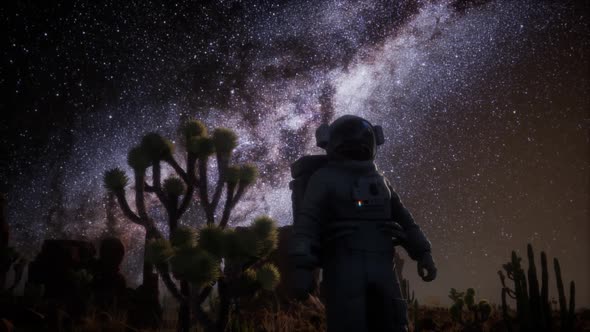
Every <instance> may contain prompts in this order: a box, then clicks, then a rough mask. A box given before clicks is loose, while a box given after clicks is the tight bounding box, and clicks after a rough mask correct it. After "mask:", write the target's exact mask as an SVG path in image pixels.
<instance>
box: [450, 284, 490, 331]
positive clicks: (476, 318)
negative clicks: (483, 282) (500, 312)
mask: <svg viewBox="0 0 590 332" xmlns="http://www.w3.org/2000/svg"><path fill="white" fill-rule="evenodd" d="M449 298H450V299H451V300H452V301H453V305H451V308H450V311H451V318H452V319H453V321H454V322H456V323H458V324H460V325H461V326H462V327H463V328H464V329H466V330H467V329H468V330H469V331H483V323H484V322H486V321H487V320H488V319H489V318H490V314H491V313H492V306H491V305H490V304H489V303H488V301H487V300H479V301H477V300H476V299H475V290H474V289H473V288H468V289H467V291H466V292H459V291H457V290H456V289H455V288H451V291H450V292H449Z"/></svg>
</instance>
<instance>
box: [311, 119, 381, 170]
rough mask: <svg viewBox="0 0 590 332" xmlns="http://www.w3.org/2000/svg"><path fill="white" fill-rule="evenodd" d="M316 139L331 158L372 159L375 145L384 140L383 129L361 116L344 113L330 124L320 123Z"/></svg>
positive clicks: (375, 149)
mask: <svg viewBox="0 0 590 332" xmlns="http://www.w3.org/2000/svg"><path fill="white" fill-rule="evenodd" d="M316 141H317V145H318V146H319V147H321V148H323V149H325V150H326V153H327V155H328V156H329V157H331V158H334V159H347V160H373V159H374V158H375V154H376V152H377V145H381V144H383V141H384V139H383V129H381V126H373V125H372V124H371V123H370V122H369V121H367V120H365V119H363V118H361V117H358V116H355V115H344V116H341V117H339V118H338V119H336V120H334V122H332V123H331V124H330V125H327V124H323V125H321V126H320V127H319V128H318V129H317V130H316Z"/></svg>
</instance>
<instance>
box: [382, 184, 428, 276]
mask: <svg viewBox="0 0 590 332" xmlns="http://www.w3.org/2000/svg"><path fill="white" fill-rule="evenodd" d="M388 186H389V190H390V192H391V215H392V219H393V221H395V222H397V223H398V224H399V225H400V226H401V227H402V228H403V230H404V233H405V236H406V238H405V241H404V242H403V243H402V247H404V249H405V250H406V252H407V253H408V255H410V258H412V259H413V260H415V261H418V274H419V275H420V276H421V277H422V279H423V280H424V281H432V280H434V278H436V267H435V264H434V260H433V259H432V254H431V252H432V245H431V244H430V241H428V238H427V237H426V235H424V233H423V232H422V229H420V226H418V224H416V222H415V221H414V218H413V217H412V214H411V213H410V211H408V209H407V208H406V207H405V206H404V205H403V204H402V201H401V199H400V197H399V195H398V194H397V193H396V192H395V191H394V190H393V188H392V187H391V185H388ZM423 270H426V271H427V272H428V274H427V275H425V274H424V271H423Z"/></svg>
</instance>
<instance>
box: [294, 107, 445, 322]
mask: <svg viewBox="0 0 590 332" xmlns="http://www.w3.org/2000/svg"><path fill="white" fill-rule="evenodd" d="M316 140H317V145H318V146H319V147H321V148H323V149H325V150H326V152H327V153H326V155H315V156H304V157H302V158H300V159H299V160H298V161H296V162H295V163H294V164H293V165H292V168H291V172H292V175H293V177H294V178H295V180H293V181H292V183H291V189H292V190H293V193H292V195H293V196H292V199H293V214H294V225H293V230H294V234H293V240H292V241H291V245H290V249H289V255H290V257H291V258H292V260H293V263H294V265H295V269H296V280H295V285H294V287H295V290H296V292H297V293H298V294H299V296H300V297H303V298H305V297H307V294H309V292H310V291H311V290H312V289H313V287H314V277H313V270H314V269H316V268H318V267H321V268H322V271H323V273H322V279H323V281H322V283H323V286H322V293H323V292H324V291H325V293H323V294H322V295H325V298H326V301H327V303H326V311H327V324H328V331H329V332H346V331H350V332H369V331H396V332H397V331H407V304H406V300H405V299H404V298H403V297H402V295H401V291H400V287H399V281H398V280H397V277H396V274H395V272H394V260H393V258H394V255H395V251H394V247H395V246H396V245H401V246H402V247H403V248H404V249H405V250H406V251H407V252H408V254H409V256H410V257H411V258H412V259H413V260H415V261H417V262H418V274H419V275H420V276H421V278H422V279H423V280H424V281H432V280H434V278H435V277H436V267H435V264H434V261H433V259H432V256H431V245H430V242H429V241H428V239H427V238H426V236H425V235H424V233H423V232H422V231H421V230H420V227H419V226H418V225H417V224H416V223H415V222H414V219H413V218H412V215H411V214H410V212H408V210H407V209H406V208H405V207H404V205H403V204H402V202H401V201H400V198H399V196H398V194H397V193H396V192H395V191H394V190H393V188H392V186H391V184H390V183H389V181H388V180H387V179H386V178H385V177H384V176H383V175H382V174H381V172H379V170H378V169H377V167H376V166H375V163H374V158H375V154H376V147H377V146H378V145H381V144H383V141H384V138H383V131H382V129H381V127H380V126H373V125H371V124H370V123H369V122H368V121H367V120H365V119H363V118H360V117H357V116H352V115H345V116H342V117H340V118H338V119H336V120H335V121H334V122H333V123H332V124H330V125H326V124H324V125H322V126H320V127H319V128H318V130H317V131H316ZM324 286H325V287H324Z"/></svg>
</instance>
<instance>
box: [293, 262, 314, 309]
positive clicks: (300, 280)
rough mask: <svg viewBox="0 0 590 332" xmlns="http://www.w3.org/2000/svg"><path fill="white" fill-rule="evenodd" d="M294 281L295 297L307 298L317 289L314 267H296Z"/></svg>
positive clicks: (302, 299)
mask: <svg viewBox="0 0 590 332" xmlns="http://www.w3.org/2000/svg"><path fill="white" fill-rule="evenodd" d="M293 283H294V285H293V291H294V293H295V294H294V295H295V298H297V299H298V300H301V301H305V300H307V298H308V297H309V294H310V293H312V292H313V291H314V290H315V286H316V285H315V278H314V276H313V269H304V268H296V269H295V274H294V276H293Z"/></svg>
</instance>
